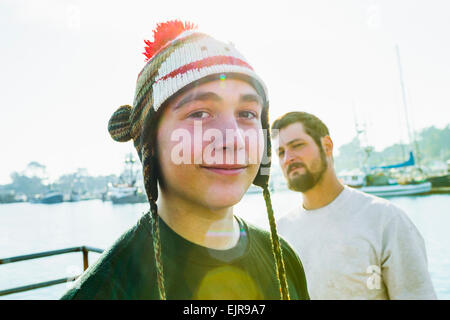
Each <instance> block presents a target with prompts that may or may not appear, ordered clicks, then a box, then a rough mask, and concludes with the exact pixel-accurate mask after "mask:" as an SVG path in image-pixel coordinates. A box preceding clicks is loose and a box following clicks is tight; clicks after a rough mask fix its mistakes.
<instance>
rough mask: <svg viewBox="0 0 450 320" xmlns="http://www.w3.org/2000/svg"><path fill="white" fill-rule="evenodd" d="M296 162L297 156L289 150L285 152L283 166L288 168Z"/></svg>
mask: <svg viewBox="0 0 450 320" xmlns="http://www.w3.org/2000/svg"><path fill="white" fill-rule="evenodd" d="M294 160H295V154H294V152H292V151H290V150H289V149H287V150H285V151H284V157H283V166H285V167H286V166H288V165H289V164H291V163H292V162H294Z"/></svg>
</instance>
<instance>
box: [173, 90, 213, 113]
mask: <svg viewBox="0 0 450 320" xmlns="http://www.w3.org/2000/svg"><path fill="white" fill-rule="evenodd" d="M206 100H212V101H216V102H218V101H222V98H221V97H220V96H218V95H217V94H215V93H214V92H210V91H208V92H198V93H192V94H189V95H187V96H186V97H184V98H183V99H181V100H180V101H179V102H178V103H177V104H176V106H175V107H174V108H173V110H174V111H175V110H178V109H179V108H181V107H182V106H184V105H185V104H187V103H189V102H192V101H206Z"/></svg>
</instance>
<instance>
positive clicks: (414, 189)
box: [359, 182, 431, 197]
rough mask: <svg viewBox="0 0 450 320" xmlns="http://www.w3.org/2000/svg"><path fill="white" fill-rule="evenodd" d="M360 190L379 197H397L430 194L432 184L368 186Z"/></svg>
mask: <svg viewBox="0 0 450 320" xmlns="http://www.w3.org/2000/svg"><path fill="white" fill-rule="evenodd" d="M359 190H361V191H363V192H365V193H369V194H372V195H374V196H378V197H395V196H407V195H416V194H424V193H429V192H430V191H431V183H430V182H424V183H418V184H395V185H386V186H366V187H362V188H359Z"/></svg>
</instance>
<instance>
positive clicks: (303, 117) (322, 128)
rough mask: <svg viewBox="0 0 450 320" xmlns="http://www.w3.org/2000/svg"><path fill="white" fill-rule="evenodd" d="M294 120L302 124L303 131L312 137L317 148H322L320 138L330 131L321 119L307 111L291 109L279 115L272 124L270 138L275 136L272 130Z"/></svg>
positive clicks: (289, 123)
mask: <svg viewBox="0 0 450 320" xmlns="http://www.w3.org/2000/svg"><path fill="white" fill-rule="evenodd" d="M296 122H300V123H301V124H303V128H305V132H306V133H307V134H308V135H310V136H311V137H312V138H313V139H314V141H315V142H316V144H317V145H318V146H319V148H322V143H321V142H320V138H323V137H325V136H328V135H330V132H329V131H328V128H327V126H326V125H325V124H324V123H323V122H322V120H320V119H319V118H317V117H316V116H315V115H313V114H310V113H307V112H300V111H293V112H288V113H286V114H284V115H283V116H281V117H279V118H278V119H277V120H275V121H274V123H273V124H272V128H271V131H272V138H274V137H275V136H276V132H274V130H281V129H283V128H285V127H287V126H289V125H291V124H293V123H296Z"/></svg>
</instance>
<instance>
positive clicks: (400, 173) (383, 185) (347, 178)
mask: <svg viewBox="0 0 450 320" xmlns="http://www.w3.org/2000/svg"><path fill="white" fill-rule="evenodd" d="M414 165H415V160H414V155H413V153H412V152H410V153H409V159H408V160H407V161H405V162H402V163H399V164H393V165H386V166H375V167H370V168H368V169H365V170H364V171H365V172H364V171H362V170H359V169H355V170H352V171H349V172H343V173H340V174H339V176H338V177H339V179H340V180H341V182H342V183H344V184H346V185H348V186H350V187H353V188H357V189H359V190H360V191H362V192H365V193H368V194H372V195H374V196H378V197H394V196H406V195H419V194H426V193H429V192H430V191H431V182H429V181H426V180H425V179H423V178H422V177H419V176H417V175H414V174H411V173H410V174H407V172H406V171H405V170H404V169H405V168H406V167H411V166H414ZM410 171H411V170H410ZM412 172H414V171H412Z"/></svg>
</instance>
